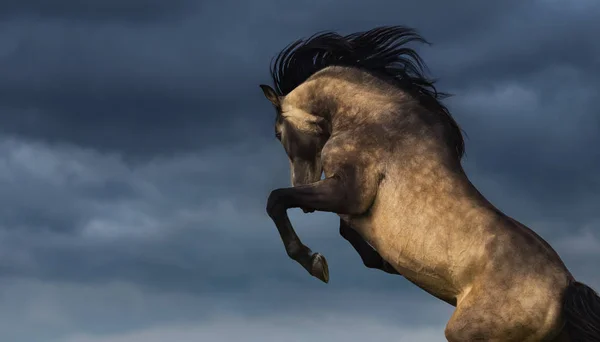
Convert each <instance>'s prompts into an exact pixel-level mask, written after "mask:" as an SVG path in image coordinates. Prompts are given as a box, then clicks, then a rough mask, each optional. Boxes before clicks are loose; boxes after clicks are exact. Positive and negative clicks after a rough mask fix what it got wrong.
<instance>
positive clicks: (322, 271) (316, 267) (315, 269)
mask: <svg viewBox="0 0 600 342" xmlns="http://www.w3.org/2000/svg"><path fill="white" fill-rule="evenodd" d="M311 264H312V269H311V272H310V273H311V274H312V275H313V276H315V277H317V278H319V279H321V281H323V282H324V283H328V282H329V266H327V260H325V257H324V256H323V255H321V254H319V253H315V254H313V256H312V260H311Z"/></svg>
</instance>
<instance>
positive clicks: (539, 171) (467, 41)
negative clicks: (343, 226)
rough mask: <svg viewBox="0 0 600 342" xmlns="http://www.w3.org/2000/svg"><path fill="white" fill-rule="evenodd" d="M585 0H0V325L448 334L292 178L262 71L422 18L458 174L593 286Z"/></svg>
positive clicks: (72, 340) (597, 162)
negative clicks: (268, 208)
mask: <svg viewBox="0 0 600 342" xmlns="http://www.w3.org/2000/svg"><path fill="white" fill-rule="evenodd" d="M599 15H600V3H599V2H597V1H591V0H578V1H573V0H530V1H522V0H519V1H516V0H514V1H513V0H507V1H502V2H483V1H475V0H465V1H453V2H449V1H442V0H427V1H420V2H415V1H372V2H369V3H368V4H367V2H360V3H359V2H355V3H352V2H344V1H341V0H338V1H304V2H301V1H295V2H280V1H273V0H269V1H267V0H257V1H252V2H250V1H247V2H241V1H232V0H223V1H212V2H208V1H192V0H172V1H169V2H167V1H158V0H152V1H141V0H102V1H100V0H85V1H80V0H79V1H76V0H56V1H53V2H52V6H50V5H49V3H48V2H47V1H42V0H4V1H2V2H0V70H2V77H1V78H0V188H1V189H2V191H1V192H0V340H2V341H6V342H121V341H127V342H138V341H144V342H154V341H161V342H162V341H168V340H176V341H181V342H187V341H223V342H229V341H240V340H242V341H281V340H285V341H289V342H295V341H309V340H310V341H328V342H329V341H331V342H337V341H344V342H352V341H363V340H364V339H367V338H368V339H370V340H392V339H393V340H398V341H424V342H428V341H443V340H444V339H443V328H444V326H445V324H446V321H447V319H448V318H449V316H450V314H451V312H452V307H450V306H449V305H447V304H445V303H442V302H440V301H438V300H437V299H435V298H433V297H431V296H429V295H428V294H426V293H425V292H423V291H422V290H420V289H418V288H416V287H415V286H414V285H412V284H410V283H409V282H408V281H406V280H405V279H403V278H402V277H399V276H392V275H389V274H385V273H383V272H380V271H375V270H369V269H365V268H364V267H363V266H362V263H361V261H360V258H359V257H358V255H357V254H356V253H355V252H354V250H353V249H352V247H351V246H350V245H349V244H348V243H347V242H346V241H345V240H343V239H342V238H341V237H340V236H339V235H338V220H337V219H336V217H335V216H334V215H332V214H324V213H314V214H309V215H305V214H302V213H301V211H299V210H292V211H290V215H291V219H292V221H293V222H294V224H295V227H296V230H297V232H298V234H299V235H300V236H301V237H302V239H303V241H305V242H306V244H307V245H309V246H310V247H311V248H312V249H313V250H316V251H319V252H321V253H323V254H324V255H325V256H326V257H327V259H328V261H329V266H330V272H331V281H330V283H329V284H327V285H325V284H323V283H321V282H319V281H318V280H316V279H315V278H312V277H310V276H309V275H308V274H307V273H306V271H304V270H303V269H302V268H301V267H300V266H299V265H297V264H296V263H295V262H293V261H291V260H290V259H289V258H288V257H287V255H286V254H285V251H284V249H283V246H282V244H281V241H280V239H279V236H278V234H277V231H276V229H275V227H274V225H273V223H272V222H271V221H270V219H269V218H268V216H267V215H266V214H265V212H264V208H265V204H266V199H267V196H268V194H269V192H270V191H271V190H272V189H274V188H276V187H284V186H288V185H289V170H288V162H287V159H286V156H285V154H284V152H283V149H282V148H281V147H280V145H279V144H278V142H277V141H276V140H275V138H274V137H273V134H272V132H273V128H272V124H273V110H272V108H271V105H270V104H269V103H268V101H266V100H265V99H264V97H263V95H262V92H261V90H260V88H259V87H258V85H259V84H260V83H268V82H270V79H269V74H268V67H269V62H270V60H271V57H273V56H274V55H275V54H276V53H278V52H279V51H280V49H282V48H283V47H284V46H285V45H287V44H288V43H290V42H291V41H293V40H295V39H298V38H301V37H306V36H309V35H311V34H313V33H315V32H317V31H320V30H336V31H339V32H340V33H344V34H346V33H352V32H355V31H362V30H367V29H370V28H373V27H375V26H380V25H396V24H401V25H409V26H413V27H415V28H417V29H418V30H419V31H420V32H421V33H422V34H423V35H424V36H425V37H426V38H427V39H428V40H430V41H431V42H432V43H433V45H432V46H430V47H427V46H422V47H419V51H420V53H421V55H422V57H423V58H424V59H425V61H426V63H427V64H428V66H429V69H430V72H431V75H432V76H433V77H434V78H437V79H439V82H438V86H439V88H440V90H442V91H447V92H450V93H453V94H455V96H454V97H452V98H450V99H448V100H447V101H446V104H447V105H448V106H449V108H450V110H451V112H452V113H453V115H454V117H455V118H456V120H457V121H458V122H459V124H460V125H461V126H462V127H463V129H464V130H465V131H466V132H467V136H468V137H467V140H466V149H467V155H466V158H465V160H464V165H465V168H466V170H467V172H468V174H469V176H470V178H471V179H472V181H473V183H474V184H475V185H476V186H477V187H478V188H479V189H480V190H481V192H482V193H483V194H484V195H485V196H486V197H488V198H489V199H490V200H491V201H492V202H493V203H494V204H496V205H497V206H498V207H499V208H500V209H502V210H503V211H505V212H506V213H508V214H509V215H511V216H513V217H515V218H516V219H518V220H520V221H522V222H523V223H525V224H527V225H528V226H530V227H531V228H533V229H534V230H536V231H537V232H538V233H539V234H541V235H542V236H543V237H544V238H546V239H547V240H548V241H549V242H550V243H551V244H552V245H553V246H554V247H555V248H556V249H557V250H558V251H559V253H560V254H561V256H562V257H563V259H564V260H565V262H566V263H567V265H568V266H569V268H570V269H571V270H572V271H573V273H574V274H575V276H576V277H577V278H578V279H579V280H581V281H584V282H586V283H588V284H589V285H591V286H592V287H595V288H596V289H600V274H599V273H598V271H597V269H598V266H597V265H598V263H599V262H600V232H599V231H600V180H599V179H600V178H598V174H600V172H599V171H600V151H599V150H598V148H597V146H599V145H600V134H599V133H600V116H599V115H598V105H597V94H598V93H599V92H600V81H599V80H598V77H597V75H600V63H599V61H600V43H599V42H598V40H597V39H596V37H594V36H593V35H592V32H600V23H599V22H598V21H597V20H596V19H597V18H598V16H599Z"/></svg>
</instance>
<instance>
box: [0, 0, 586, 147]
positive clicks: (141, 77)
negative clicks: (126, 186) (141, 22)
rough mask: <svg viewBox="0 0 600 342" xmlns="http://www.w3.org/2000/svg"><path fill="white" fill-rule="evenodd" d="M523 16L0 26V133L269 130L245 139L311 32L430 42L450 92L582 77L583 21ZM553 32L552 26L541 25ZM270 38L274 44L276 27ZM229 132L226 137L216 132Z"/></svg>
mask: <svg viewBox="0 0 600 342" xmlns="http://www.w3.org/2000/svg"><path fill="white" fill-rule="evenodd" d="M532 4H534V3H531V4H530V5H526V4H525V3H524V2H521V1H510V2H502V3H498V4H495V5H494V4H487V3H486V4H483V3H481V2H478V1H467V2H464V3H463V4H461V6H456V5H455V4H452V5H450V4H449V3H446V2H437V1H425V2H419V3H418V4H416V3H406V4H401V3H397V2H379V3H377V4H376V5H373V4H362V5H361V4H346V5H344V8H345V11H347V12H346V13H347V14H346V15H344V16H335V15H332V14H334V13H338V12H339V11H340V8H339V4H337V3H314V4H296V3H293V4H292V3H289V4H286V5H276V4H275V3H273V4H271V5H265V4H263V3H261V4H257V5H255V6H254V5H253V6H249V5H247V4H246V5H244V4H237V5H235V4H234V3H223V4H221V5H219V6H217V5H215V4H213V5H208V4H206V5H203V6H204V7H203V8H202V10H201V11H190V12H189V14H188V16H187V17H186V19H185V20H182V21H180V22H178V23H177V24H169V25H162V24H157V25H156V26H125V25H104V24H98V23H94V22H82V21H71V20H67V19H65V20H62V21H43V20H42V21H36V22H30V21H18V20H15V21H12V22H11V21H9V22H7V24H6V25H8V27H10V26H14V27H20V28H23V29H24V30H12V31H11V30H7V32H6V33H4V36H5V37H6V38H5V39H6V42H7V44H6V46H5V47H4V53H3V56H4V58H2V59H1V60H0V63H1V64H2V69H3V70H7V71H8V73H7V74H5V75H4V77H3V79H2V80H0V89H2V91H1V92H0V99H1V101H2V111H1V113H2V119H3V121H4V124H3V125H2V130H3V131H4V132H7V133H17V134H19V135H24V136H32V137H35V138H38V139H42V140H48V141H57V140H58V141H65V140H66V141H72V142H75V143H78V144H83V145H85V146H92V147H96V148H101V149H104V150H113V151H115V150H119V151H127V152H128V153H130V154H146V155H148V154H150V155H151V154H154V153H168V152H172V151H176V150H178V149H185V150H190V149H199V148H202V147H203V146H207V145H210V144H211V142H212V143H215V144H221V143H225V142H227V141H232V140H240V136H239V135H240V133H241V134H242V136H241V138H247V135H243V132H250V133H253V134H256V133H259V132H260V133H266V132H270V130H268V129H266V130H263V129H262V128H259V127H266V125H270V124H271V122H270V120H271V115H272V113H271V108H270V107H269V105H268V104H267V103H265V101H264V99H262V98H261V96H262V95H261V93H260V91H259V90H258V88H257V84H258V83H261V82H268V75H267V70H268V63H269V60H270V58H271V57H272V56H273V54H275V53H276V52H277V51H278V50H279V49H281V48H283V47H284V46H285V45H286V44H288V43H289V42H291V41H292V40H294V39H297V38H300V37H305V36H308V35H310V34H312V33H314V32H316V31H318V30H323V29H336V30H338V29H339V30H341V31H342V32H350V31H356V30H363V29H368V28H371V27H373V26H376V25H381V24H407V25H412V26H415V27H417V28H418V29H419V30H420V31H422V32H423V34H424V35H425V36H426V38H428V39H429V40H431V41H432V42H433V43H434V44H435V45H434V46H433V47H431V48H428V47H423V48H422V49H421V50H422V52H423V54H424V56H425V57H426V61H427V62H428V64H430V66H431V68H432V72H433V76H435V77H438V76H439V77H440V78H441V80H442V83H441V85H442V86H443V87H446V88H450V89H458V90H461V89H464V87H465V86H468V85H469V84H471V85H473V84H475V83H476V82H488V83H489V82H495V81H497V80H500V79H506V78H508V79H512V80H518V79H520V78H522V77H523V75H524V74H525V73H524V72H523V70H525V69H527V70H529V71H531V70H540V69H541V70H543V69H544V68H546V67H547V66H548V65H554V64H556V63H557V61H558V62H561V61H566V62H568V63H570V64H575V65H577V66H578V67H584V68H585V67H586V66H589V62H585V61H589V60H593V58H592V57H591V56H593V54H592V53H591V52H593V51H592V50H590V48H591V47H593V46H596V45H594V44H591V43H590V42H591V40H590V38H586V36H585V35H582V33H584V32H586V31H592V29H593V28H594V27H595V26H594V25H597V24H594V22H593V21H591V20H588V19H587V17H585V14H586V13H591V12H593V11H588V12H583V13H580V12H576V13H575V12H569V11H568V10H563V11H562V12H558V11H557V10H554V9H552V10H547V9H545V7H544V5H543V4H540V3H538V6H535V5H532ZM220 6H230V7H231V8H230V10H228V12H227V18H228V20H227V21H223V20H220V19H219V20H216V19H217V18H221V17H222V16H223V15H225V13H224V12H223V7H220ZM250 10H253V11H254V12H253V14H252V15H249V13H250V12H249V11H250ZM582 16H583V17H584V19H585V20H577V21H575V20H567V19H570V18H575V17H577V18H578V19H580V17H582ZM590 16H591V14H590ZM531 17H536V18H539V19H538V21H537V22H532V21H531V20H529V19H528V18H531ZM559 20H560V23H562V26H561V25H555V23H556V22H557V21H559ZM283 26H285V27H287V28H288V29H287V33H286V34H285V35H284V34H282V33H281V30H279V29H278V27H283ZM535 41H540V42H542V43H540V44H533V42H535ZM557 42H558V43H557ZM578 43H579V46H577V44H578ZM565 44H567V45H566V48H561V47H562V46H565ZM557 45H558V46H557ZM576 47H578V48H576ZM582 56H583V57H582ZM569 58H570V59H569ZM582 58H583V59H582ZM581 61H584V62H585V63H581ZM531 66H535V67H536V68H534V69H531V68H530V67H531ZM530 69H531V70H530ZM459 119H460V116H459ZM235 121H237V122H238V127H236V128H235V129H233V130H232V129H230V128H231V127H227V128H228V129H223V128H224V126H229V125H230V122H235Z"/></svg>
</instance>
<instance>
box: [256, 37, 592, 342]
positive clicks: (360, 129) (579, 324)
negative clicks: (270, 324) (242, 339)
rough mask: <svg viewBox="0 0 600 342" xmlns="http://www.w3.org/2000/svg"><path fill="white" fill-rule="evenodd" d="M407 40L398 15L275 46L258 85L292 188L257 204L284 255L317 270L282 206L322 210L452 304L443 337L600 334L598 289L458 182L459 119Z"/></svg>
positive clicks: (588, 337) (347, 234) (383, 264)
mask: <svg viewBox="0 0 600 342" xmlns="http://www.w3.org/2000/svg"><path fill="white" fill-rule="evenodd" d="M410 41H421V42H424V40H423V39H422V38H421V37H420V36H419V35H418V34H417V33H416V32H415V31H413V30H412V29H408V28H405V27H400V26H397V27H382V28H377V29H374V30H371V31H368V32H364V33H356V34H352V35H349V36H345V37H342V36H339V35H337V34H335V33H324V34H320V35H316V36H313V37H311V38H310V39H308V40H306V41H297V42H295V43H294V44H292V45H290V46H289V47H288V48H286V49H285V50H284V51H282V53H281V54H280V55H279V56H278V58H277V60H276V61H275V63H274V65H273V68H272V74H273V79H274V86H275V89H273V88H271V87H270V86H267V85H261V88H262V89H263V91H264V93H265V96H266V97H267V99H269V101H271V103H273V105H274V106H275V108H276V111H277V118H276V123H275V132H276V136H277V138H278V139H279V140H281V143H282V145H283V147H284V149H285V150H286V153H287V155H288V157H289V159H290V167H291V177H292V185H293V187H291V188H284V189H276V190H274V191H273V192H272V193H271V195H270V196H269V200H268V203H267V212H268V213H269V215H270V217H271V218H272V219H273V221H274V222H275V224H276V226H277V228H278V230H279V233H280V235H281V238H282V240H283V243H284V246H285V248H286V251H287V253H288V255H289V256H290V257H291V258H293V259H294V260H296V261H298V262H299V263H300V264H301V265H302V266H303V267H304V268H306V269H307V271H308V272H310V273H311V274H312V275H313V276H315V277H317V278H319V279H321V280H323V281H325V282H328V280H329V271H328V267H327V263H326V261H325V258H324V257H323V256H322V255H321V254H319V253H313V252H312V251H311V250H310V249H309V248H308V247H306V246H305V245H304V244H302V242H301V241H300V239H299V238H298V236H297V235H296V233H295V232H294V229H293V227H292V225H291V223H290V221H289V219H288V216H287V213H286V210H287V209H288V208H302V209H303V210H304V211H305V212H310V211H314V210H319V211H328V212H334V213H336V214H338V215H339V216H340V218H341V221H340V234H341V235H342V236H343V237H344V238H345V239H347V240H348V241H349V242H350V243H351V244H352V246H353V247H354V248H355V249H356V250H357V252H358V253H359V254H360V256H361V258H362V259H363V262H364V263H365V265H366V266H368V267H372V268H378V269H381V270H384V271H386V272H388V273H392V274H401V275H402V276H404V277H405V278H406V279H408V280H409V281H411V282H413V283H414V284H416V285H417V286H419V287H420V288H422V289H424V290H425V291H427V292H428V293H430V294H432V295H433V296H436V297H437V298H439V299H441V300H443V301H445V302H447V303H449V304H451V305H454V306H456V310H455V312H454V314H453V315H452V317H451V318H450V320H449V322H448V324H447V326H446V330H445V335H446V337H447V339H448V340H449V341H552V340H555V341H600V331H599V329H600V318H599V316H598V315H599V314H600V298H599V297H598V296H597V295H596V294H595V292H594V291H593V290H591V289H590V288H589V287H587V286H585V285H583V284H581V283H578V282H576V281H575V280H574V278H573V276H572V275H571V273H570V272H569V271H568V269H567V268H566V266H565V265H564V264H563V262H562V260H561V259H560V257H559V256H558V254H557V253H556V252H555V251H554V250H553V249H552V248H551V247H550V246H549V245H548V243H546V242H545V241H544V240H543V239H542V238H541V237H539V236H538V235H537V234H535V233H534V232H533V231H532V230H530V229H529V228H527V227H525V226H524V225H522V224H521V223H519V222H517V221H515V220H514V219H512V218H510V217H508V216H507V215H505V214H504V213H502V212H501V211H500V210H498V209H497V208H495V207H494V206H493V205H492V204H491V203H490V202H489V201H488V200H487V199H486V198H485V197H484V196H483V195H481V194H480V193H479V191H478V190H477V189H476V188H475V187H474V186H473V184H472V183H471V182H470V181H469V179H468V177H467V175H466V174H465V172H464V170H463V168H462V165H461V157H462V155H463V153H464V142H463V138H462V134H461V130H460V128H459V127H458V125H457V124H456V122H455V121H454V119H453V118H452V116H451V115H450V113H449V112H448V110H447V109H446V108H445V107H444V106H443V105H442V104H441V103H440V102H439V98H440V97H441V95H443V94H439V93H438V92H437V91H436V90H435V87H434V86H433V83H432V82H431V81H429V80H427V79H426V78H425V77H423V76H422V73H421V70H422V69H421V67H422V62H421V60H420V58H419V57H418V55H417V54H416V53H415V52H414V51H413V50H411V49H408V48H406V47H405V46H404V44H405V43H407V42H410ZM322 173H324V174H325V179H322V180H321V174H322ZM584 300H585V301H584ZM564 327H566V329H563V328H564Z"/></svg>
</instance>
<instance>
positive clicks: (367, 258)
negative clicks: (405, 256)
mask: <svg viewBox="0 0 600 342" xmlns="http://www.w3.org/2000/svg"><path fill="white" fill-rule="evenodd" d="M340 235H341V236H342V237H343V238H344V239H346V240H347V241H348V242H350V244H351V245H352V247H354V249H355V250H356V252H358V255H360V258H361V259H362V261H363V263H364V264H365V266H366V267H368V268H374V269H379V270H382V271H384V272H387V273H390V274H399V273H398V271H396V270H395V269H394V268H393V267H392V266H391V265H390V264H389V263H388V262H387V261H385V260H383V258H382V257H381V255H379V253H377V251H376V250H375V249H374V248H373V247H371V246H370V245H369V244H368V243H367V242H366V241H365V240H364V239H363V238H362V236H360V234H358V232H356V231H355V230H354V229H352V227H350V226H349V225H348V223H346V221H344V220H342V219H340Z"/></svg>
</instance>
